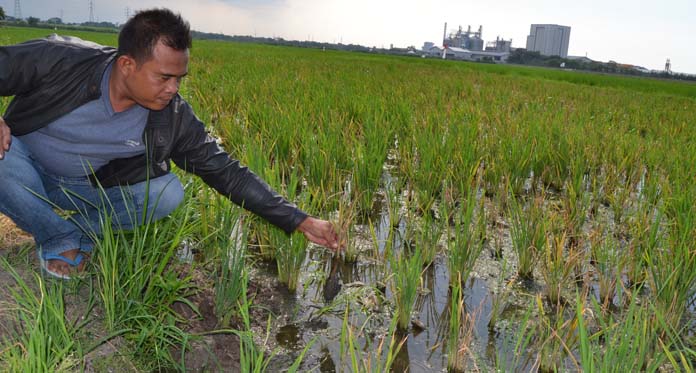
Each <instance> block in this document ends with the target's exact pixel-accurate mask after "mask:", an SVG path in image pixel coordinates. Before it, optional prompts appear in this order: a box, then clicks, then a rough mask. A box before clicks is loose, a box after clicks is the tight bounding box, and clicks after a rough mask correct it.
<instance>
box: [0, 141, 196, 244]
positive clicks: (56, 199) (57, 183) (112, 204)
mask: <svg viewBox="0 0 696 373" xmlns="http://www.w3.org/2000/svg"><path fill="white" fill-rule="evenodd" d="M183 198H184V189H183V187H182V185H181V182H180V181H179V179H178V178H177V177H176V176H175V175H174V174H167V175H164V176H161V177H158V178H155V179H151V180H149V181H147V182H141V183H137V184H134V185H129V186H116V187H111V188H106V189H102V188H98V187H94V186H92V184H91V182H90V181H89V179H88V178H86V177H79V178H73V177H70V178H67V177H61V176H56V175H51V174H49V173H47V172H46V171H45V170H44V169H43V168H42V167H41V165H39V164H38V162H36V161H35V160H34V158H33V157H32V154H31V152H30V151H29V149H28V148H27V147H26V146H25V145H24V144H22V142H21V141H20V140H19V139H18V138H16V137H14V136H12V147H11V149H10V151H9V152H6V153H5V158H4V159H3V160H0V212H1V213H3V214H5V215H7V216H8V217H9V218H10V219H12V221H14V223H15V224H17V226H19V227H20V228H21V229H23V230H25V231H26V232H28V233H30V234H31V235H32V236H33V237H34V240H35V241H36V246H37V248H38V249H39V250H41V252H42V253H43V254H44V255H45V254H60V253H62V252H64V251H67V250H72V249H78V248H79V249H80V250H81V251H85V252H89V251H91V250H92V247H93V245H94V242H93V239H94V238H96V237H98V236H99V235H100V234H101V223H100V221H103V220H104V217H105V216H107V214H108V216H109V217H110V219H111V225H112V227H113V228H114V229H116V230H120V229H126V230H130V229H133V228H134V227H136V226H138V225H140V224H142V223H143V222H151V221H154V220H157V219H161V218H163V217H165V216H167V215H169V214H170V213H171V212H172V211H174V209H175V208H176V207H177V206H178V205H179V204H180V203H181V201H182V200H183ZM146 203H147V208H146V207H145V205H146ZM56 208H58V209H62V210H69V211H74V213H73V214H72V215H71V216H70V217H68V218H65V217H63V216H61V215H59V214H58V213H57V212H56ZM144 214H145V215H144Z"/></svg>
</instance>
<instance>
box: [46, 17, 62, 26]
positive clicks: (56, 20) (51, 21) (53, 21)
mask: <svg viewBox="0 0 696 373" xmlns="http://www.w3.org/2000/svg"><path fill="white" fill-rule="evenodd" d="M46 23H48V24H51V25H62V24H63V20H62V19H60V18H58V17H53V18H49V19H47V20H46Z"/></svg>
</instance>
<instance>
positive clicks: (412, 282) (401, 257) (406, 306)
mask: <svg viewBox="0 0 696 373" xmlns="http://www.w3.org/2000/svg"><path fill="white" fill-rule="evenodd" d="M389 265H390V266H391V269H392V272H393V276H392V292H393V294H394V305H395V306H396V314H397V315H398V316H397V317H398V319H399V323H398V327H399V329H401V330H406V329H407V328H408V326H409V325H410V324H411V311H412V310H413V305H414V304H415V301H416V297H417V296H418V286H419V285H420V280H421V274H422V271H423V270H422V268H423V259H422V254H421V252H420V249H419V248H417V247H416V248H415V250H413V252H411V253H408V254H406V253H405V252H403V251H400V252H398V253H393V254H392V255H391V256H390V258H389Z"/></svg>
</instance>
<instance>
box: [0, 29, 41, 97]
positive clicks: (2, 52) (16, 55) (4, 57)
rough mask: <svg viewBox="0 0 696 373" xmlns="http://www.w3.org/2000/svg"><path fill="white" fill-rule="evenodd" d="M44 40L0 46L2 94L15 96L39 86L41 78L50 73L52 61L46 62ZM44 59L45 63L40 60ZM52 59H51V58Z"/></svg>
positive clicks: (0, 94) (0, 84)
mask: <svg viewBox="0 0 696 373" xmlns="http://www.w3.org/2000/svg"><path fill="white" fill-rule="evenodd" d="M45 44H46V42H45V41H44V40H40V39H39V40H30V41H28V42H25V43H21V44H15V45H7V46H0V96H15V95H22V94H24V93H27V92H30V91H31V90H33V89H34V88H35V87H38V86H39V84H40V82H41V79H43V78H44V77H45V76H47V75H49V74H50V71H51V68H52V66H53V64H52V63H46V62H47V61H46V58H45V57H43V51H44V50H45V49H46V48H41V46H44V45H45ZM41 60H44V61H43V63H38V61H41ZM49 60H50V59H49Z"/></svg>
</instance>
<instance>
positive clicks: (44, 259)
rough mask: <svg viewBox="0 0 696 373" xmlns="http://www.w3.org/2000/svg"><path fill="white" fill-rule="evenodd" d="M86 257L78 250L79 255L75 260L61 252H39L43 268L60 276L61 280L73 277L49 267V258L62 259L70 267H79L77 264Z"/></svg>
mask: <svg viewBox="0 0 696 373" xmlns="http://www.w3.org/2000/svg"><path fill="white" fill-rule="evenodd" d="M84 259H85V256H84V255H83V254H82V252H81V251H80V252H78V253H77V256H76V257H75V259H74V260H71V259H68V258H66V257H64V256H62V255H60V254H45V255H41V254H39V262H40V263H41V269H42V270H43V271H44V272H46V273H47V274H49V275H51V276H53V277H55V278H59V279H61V280H70V279H71V277H70V276H68V275H65V274H61V273H58V272H55V271H52V270H50V269H48V261H49V260H60V261H61V262H64V263H67V264H68V265H69V266H70V267H72V268H77V266H79V265H80V263H82V261H83V260H84Z"/></svg>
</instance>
